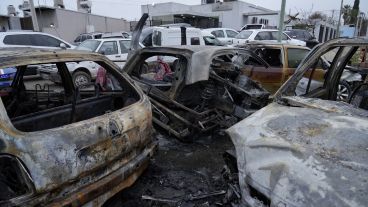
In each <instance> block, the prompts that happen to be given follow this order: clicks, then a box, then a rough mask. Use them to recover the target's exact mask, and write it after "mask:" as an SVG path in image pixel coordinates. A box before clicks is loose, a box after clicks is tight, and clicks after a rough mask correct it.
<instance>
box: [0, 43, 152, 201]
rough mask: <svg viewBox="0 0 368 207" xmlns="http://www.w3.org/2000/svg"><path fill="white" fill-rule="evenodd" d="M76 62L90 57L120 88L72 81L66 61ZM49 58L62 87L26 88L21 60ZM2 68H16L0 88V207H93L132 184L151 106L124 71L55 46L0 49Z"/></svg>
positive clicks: (143, 155)
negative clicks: (8, 82)
mask: <svg viewBox="0 0 368 207" xmlns="http://www.w3.org/2000/svg"><path fill="white" fill-rule="evenodd" d="M78 61H95V62H96V63H98V64H99V65H100V66H102V67H103V68H104V70H105V71H107V73H109V74H110V75H111V77H113V78H112V79H109V80H111V81H112V82H114V83H115V84H120V86H121V88H119V90H109V91H107V90H105V91H103V90H97V89H96V88H95V90H96V91H92V92H91V91H83V90H82V89H81V88H78V87H74V85H73V82H72V77H71V74H70V73H69V71H68V69H67V67H66V62H78ZM51 63H52V64H56V66H57V68H58V70H59V74H60V76H61V79H62V87H63V88H62V89H61V90H58V91H56V90H51V89H50V88H51V87H50V86H48V85H46V86H45V85H44V86H43V88H42V87H40V86H38V84H36V85H32V87H30V86H29V82H27V81H29V80H28V79H26V78H23V74H24V72H25V70H27V66H28V65H38V64H51ZM8 67H15V68H16V69H17V72H16V75H15V76H14V79H12V80H11V82H12V84H11V85H10V86H9V87H2V88H0V94H1V100H0V205H1V206H35V205H36V206H83V205H87V206H101V205H102V204H103V203H104V202H105V201H106V200H107V199H108V198H110V197H111V196H113V195H114V194H116V193H117V192H119V191H120V190H122V189H124V188H126V187H128V186H130V185H132V184H133V183H134V181H135V180H136V179H137V178H138V177H139V175H140V174H141V173H142V172H143V170H144V169H145V168H146V167H147V165H148V162H149V159H150V157H151V156H152V154H153V152H154V150H155V148H156V144H155V142H154V141H153V140H152V137H151V132H152V112H151V104H150V102H149V100H148V97H146V96H145V95H144V93H143V92H142V91H141V89H140V88H139V87H138V86H136V85H135V84H134V82H133V81H132V80H131V79H130V78H129V76H128V75H127V74H125V73H121V71H119V69H118V67H117V66H116V65H115V64H113V63H112V62H111V61H109V60H108V59H106V58H105V57H104V56H102V55H99V54H92V53H85V52H77V51H74V52H73V51H62V50H59V51H48V50H35V49H4V50H0V68H8ZM32 81H34V80H32ZM39 81H43V80H36V82H37V83H38V82H39ZM26 83H27V84H28V85H27V84H26ZM33 87H35V88H33ZM58 87H59V86H58ZM92 87H93V86H92ZM45 88H46V89H45Z"/></svg>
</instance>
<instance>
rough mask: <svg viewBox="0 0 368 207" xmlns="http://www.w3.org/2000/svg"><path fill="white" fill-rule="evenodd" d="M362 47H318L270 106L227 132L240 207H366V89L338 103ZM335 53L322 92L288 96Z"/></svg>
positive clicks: (349, 42)
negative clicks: (346, 73)
mask: <svg viewBox="0 0 368 207" xmlns="http://www.w3.org/2000/svg"><path fill="white" fill-rule="evenodd" d="M367 45H368V41H366V40H360V39H335V40H331V41H329V42H326V43H325V44H323V45H319V46H317V47H316V48H315V49H314V50H313V51H312V52H311V53H310V54H309V55H308V57H307V58H306V59H305V60H304V61H303V62H302V63H301V65H300V66H299V68H298V69H297V71H296V73H295V74H294V75H293V76H292V77H291V78H290V79H289V80H288V81H287V82H286V83H285V84H284V85H283V86H282V87H281V89H280V90H279V91H278V92H277V93H276V94H275V101H274V102H273V103H271V104H270V105H268V106H266V107H264V108H263V109H261V110H260V111H258V112H256V113H254V114H253V115H251V116H250V117H248V118H246V119H244V120H243V121H241V122H239V123H238V124H236V125H234V126H233V127H231V128H229V129H228V130H227V133H228V135H229V136H230V137H231V139H232V141H233V143H234V145H235V148H236V158H237V166H238V171H239V184H240V187H241V190H242V201H243V202H244V203H246V204H247V205H249V206H366V205H367V203H368V200H367V199H368V197H367V196H366V192H367V189H368V183H367V177H368V170H367V169H368V168H367V166H368V160H367V157H368V150H367V149H368V139H367V138H368V111H367V110H368V90H367V88H368V87H367V82H366V83H364V84H365V85H364V84H362V87H360V89H359V91H357V92H356V93H355V95H354V97H352V98H351V99H352V100H351V104H348V103H345V102H339V101H336V97H337V90H338V89H337V88H338V87H337V86H338V83H339V81H340V78H341V74H342V72H343V70H344V68H345V66H346V64H347V63H348V62H349V59H350V58H351V57H352V56H353V54H354V53H355V51H357V50H358V48H359V47H360V46H367ZM333 50H335V51H336V52H335V53H334V58H333V61H332V63H331V66H330V68H329V69H328V71H327V73H326V76H325V77H324V78H325V79H324V84H323V85H322V86H321V87H319V88H315V89H313V90H308V89H307V90H306V92H305V94H303V95H301V96H294V95H295V90H296V88H297V87H298V84H299V83H300V80H301V79H302V78H303V77H305V74H306V73H308V72H309V73H313V71H314V70H315V68H316V67H315V65H316V62H317V61H318V59H319V58H320V57H321V56H322V55H323V54H325V53H326V52H327V51H333ZM360 69H361V70H364V69H365V68H360ZM366 81H367V80H366ZM309 83H310V82H309Z"/></svg>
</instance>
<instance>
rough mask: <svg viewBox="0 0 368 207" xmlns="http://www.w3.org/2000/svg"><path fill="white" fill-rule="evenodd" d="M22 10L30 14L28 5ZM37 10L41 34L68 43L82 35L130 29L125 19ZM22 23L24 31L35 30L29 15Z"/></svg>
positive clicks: (58, 9)
mask: <svg viewBox="0 0 368 207" xmlns="http://www.w3.org/2000/svg"><path fill="white" fill-rule="evenodd" d="M23 5H24V4H23ZM22 10H23V12H25V15H24V16H27V14H29V11H30V9H29V7H27V5H26V6H24V7H23V8H22ZM35 10H36V14H37V20H38V25H39V28H40V31H41V32H46V33H50V34H53V35H55V36H58V37H60V38H62V39H64V40H66V41H68V42H73V41H74V39H75V38H76V37H77V36H78V35H79V34H81V33H87V32H95V31H96V32H97V31H98V32H118V31H129V29H130V28H129V27H130V25H129V22H128V21H126V20H125V19H118V18H112V17H106V16H100V15H95V14H90V13H86V12H81V11H73V10H67V9H64V8H63V7H60V6H58V7H55V6H46V5H40V6H37V7H36V8H35ZM21 23H22V29H25V30H33V25H32V18H31V17H29V15H28V17H24V18H22V20H21Z"/></svg>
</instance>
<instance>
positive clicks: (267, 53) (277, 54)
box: [255, 48, 283, 67]
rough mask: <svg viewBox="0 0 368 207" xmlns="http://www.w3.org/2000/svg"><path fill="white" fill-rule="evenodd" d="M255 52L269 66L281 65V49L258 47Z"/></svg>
mask: <svg viewBox="0 0 368 207" xmlns="http://www.w3.org/2000/svg"><path fill="white" fill-rule="evenodd" d="M255 53H256V54H257V55H258V56H260V57H261V58H262V59H263V60H265V61H266V62H267V63H268V64H269V65H270V66H273V67H283V61H282V59H283V58H282V53H281V49H272V48H259V49H257V50H256V51H255Z"/></svg>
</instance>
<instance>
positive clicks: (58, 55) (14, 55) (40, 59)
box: [0, 48, 109, 68]
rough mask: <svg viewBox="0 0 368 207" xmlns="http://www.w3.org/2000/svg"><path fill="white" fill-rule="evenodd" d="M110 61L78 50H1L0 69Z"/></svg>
mask: <svg viewBox="0 0 368 207" xmlns="http://www.w3.org/2000/svg"><path fill="white" fill-rule="evenodd" d="M91 59H93V60H96V61H99V60H100V61H109V60H108V59H107V58H106V57H105V56H103V55H100V54H97V53H91V52H86V51H78V50H61V49H58V50H48V49H35V48H4V49H0V68H5V67H10V66H20V65H30V64H42V63H50V62H60V61H83V60H91Z"/></svg>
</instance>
